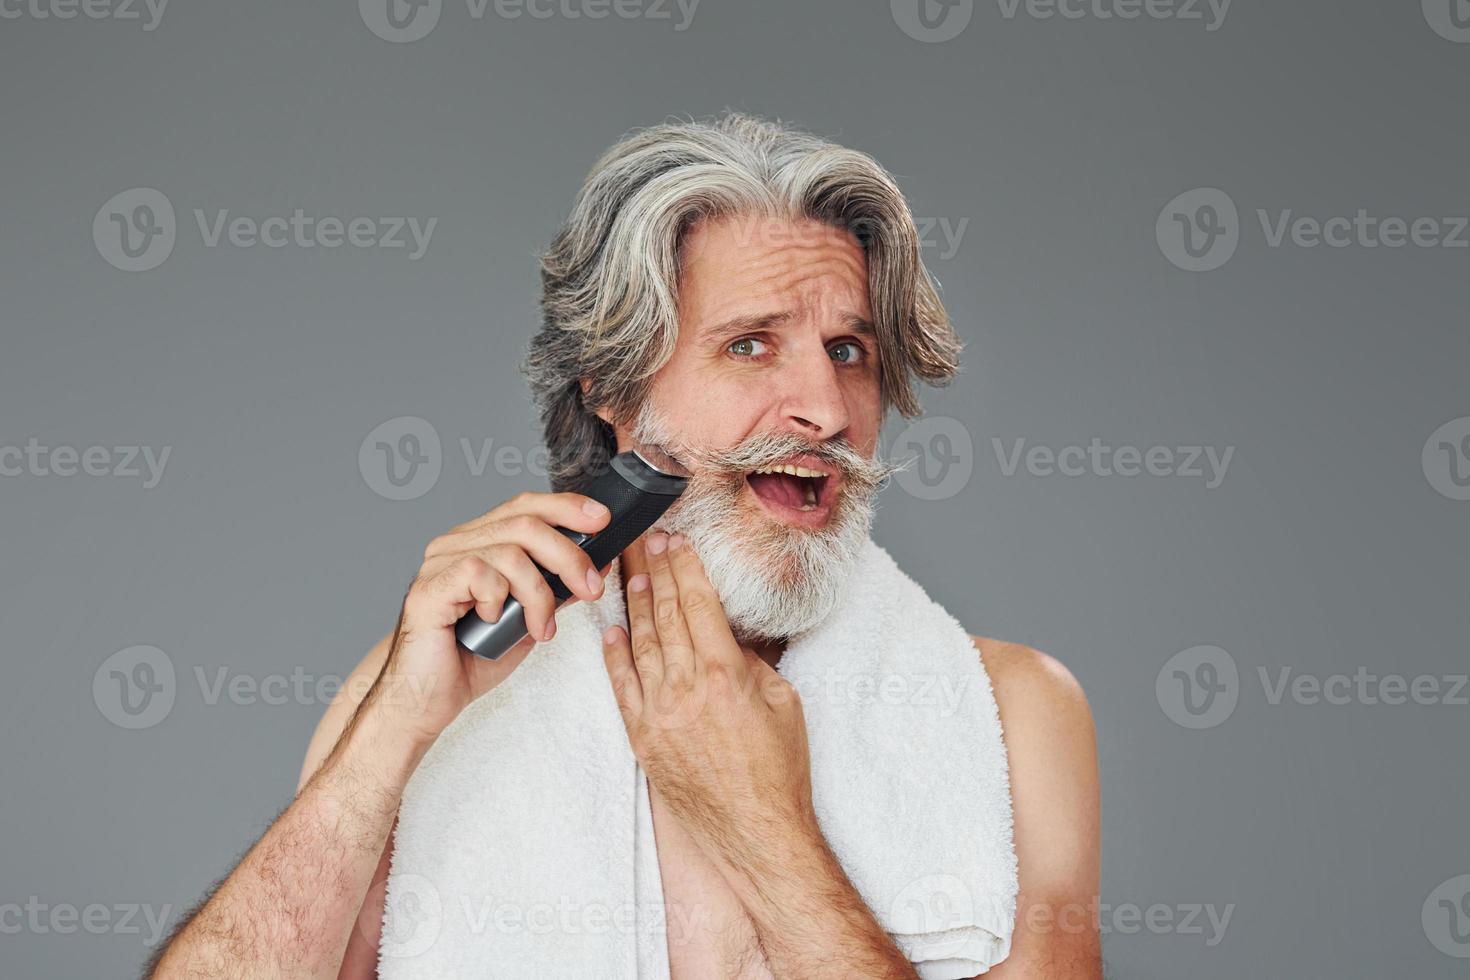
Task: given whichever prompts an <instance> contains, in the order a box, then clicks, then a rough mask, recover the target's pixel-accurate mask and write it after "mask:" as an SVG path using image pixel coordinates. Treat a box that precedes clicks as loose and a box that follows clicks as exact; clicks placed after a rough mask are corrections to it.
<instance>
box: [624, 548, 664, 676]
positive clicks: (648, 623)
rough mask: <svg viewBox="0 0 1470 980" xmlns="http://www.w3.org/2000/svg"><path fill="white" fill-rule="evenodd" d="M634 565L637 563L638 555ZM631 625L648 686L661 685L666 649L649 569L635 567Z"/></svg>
mask: <svg viewBox="0 0 1470 980" xmlns="http://www.w3.org/2000/svg"><path fill="white" fill-rule="evenodd" d="M641 550H642V545H641V544H640V543H639V542H636V541H635V542H634V543H633V544H632V545H631V546H629V548H628V550H627V551H625V552H624V553H623V554H624V556H627V555H628V554H630V553H631V552H634V551H641ZM634 565H635V566H636V565H637V560H636V559H635V561H634ZM627 581H628V585H627V590H626V591H627V599H628V629H629V633H630V634H631V640H632V643H633V663H634V664H636V665H637V667H638V674H639V677H640V678H641V679H642V681H643V688H644V690H648V689H649V688H650V687H652V686H655V685H657V684H658V683H659V682H660V681H661V680H662V678H663V651H662V650H661V649H660V648H659V642H658V629H657V627H655V626H654V623H653V593H652V591H651V590H650V589H649V578H648V573H647V572H646V571H635V572H634V573H633V575H632V577H630V578H629V579H628V580H627Z"/></svg>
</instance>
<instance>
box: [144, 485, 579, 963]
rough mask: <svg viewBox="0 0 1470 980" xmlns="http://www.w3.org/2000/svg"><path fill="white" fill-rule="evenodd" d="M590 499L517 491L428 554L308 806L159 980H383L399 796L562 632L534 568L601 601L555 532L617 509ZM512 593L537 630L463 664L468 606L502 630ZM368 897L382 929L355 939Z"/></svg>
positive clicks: (191, 927)
mask: <svg viewBox="0 0 1470 980" xmlns="http://www.w3.org/2000/svg"><path fill="white" fill-rule="evenodd" d="M593 503H594V502H590V501H588V500H587V498H586V497H583V496H580V495H577V494H521V495H520V496H518V497H516V498H514V499H513V500H511V501H508V502H507V503H505V504H503V505H501V506H500V507H498V508H496V509H495V510H493V511H491V512H490V513H488V514H486V515H485V516H483V517H481V518H478V519H476V520H474V521H471V522H469V523H467V524H463V525H460V526H459V527H458V528H455V529H454V530H453V531H451V532H450V533H449V534H447V535H444V536H442V537H440V538H436V539H435V540H434V541H433V542H431V543H430V544H429V547H428V548H427V549H426V550H425V553H424V562H423V565H422V567H421V568H420V569H419V574H418V576H417V577H416V578H415V579H414V582H413V585H412V587H410V589H409V591H408V595H407V597H406V598H405V599H404V602H403V607H402V612H401V614H400V616H399V621H398V625H397V627H396V628H395V629H394V631H393V633H392V640H391V641H389V642H386V643H382V644H379V646H378V647H377V648H375V649H374V651H373V652H372V653H370V654H369V655H368V657H367V658H366V659H365V660H364V661H363V663H362V664H361V665H359V667H358V669H357V670H356V671H354V673H353V677H352V679H351V680H349V683H348V685H347V687H348V689H349V691H350V690H351V689H352V688H353V687H354V682H357V683H359V684H360V683H361V682H362V681H363V680H364V679H365V678H374V679H373V681H372V686H371V689H370V690H369V691H368V692H367V695H366V697H365V698H363V700H362V702H361V703H360V704H353V703H352V701H351V697H352V695H351V694H350V693H349V694H348V696H347V697H346V698H344V699H339V700H338V701H337V702H335V703H334V704H333V705H332V706H331V707H330V708H329V709H328V710H327V712H326V716H325V717H324V718H323V721H322V724H321V726H320V727H319V728H318V729H317V732H316V735H315V736H314V737H313V739H312V744H311V747H310V748H309V750H308V752H307V758H306V762H305V764H304V766H303V768H302V774H301V776H302V783H301V787H300V790H299V792H298V793H297V795H296V799H295V800H294V801H293V802H292V803H291V805H290V806H289V807H287V808H286V810H285V812H283V813H282V814H281V816H280V817H279V818H278V819H277V820H276V822H275V823H274V824H272V825H271V827H270V829H269V830H267V831H266V833H265V835H264V836H263V837H262V838H261V839H260V840H259V841H258V842H257V843H256V844H255V846H254V847H252V848H251V849H250V851H249V852H248V853H247V854H246V855H245V857H244V859H243V860H242V861H241V862H240V864H239V866H238V867H236V868H235V870H234V871H233V872H231V873H230V875H229V877H228V878H226V879H225V881H224V882H223V883H222V884H221V885H220V886H219V888H218V890H217V891H216V892H215V893H214V894H213V895H211V896H210V897H209V898H208V899H207V900H206V901H205V902H204V903H203V905H202V906H201V907H200V908H199V909H198V910H197V911H196V912H195V913H194V914H193V915H192V916H191V917H190V919H189V920H188V921H187V922H186V923H184V924H183V925H182V926H181V927H180V929H179V930H178V932H177V933H176V934H175V936H174V937H173V938H172V939H171V940H170V942H169V944H168V945H167V946H166V947H165V948H164V949H163V950H162V951H161V953H160V956H159V959H158V962H157V965H156V966H155V967H154V968H153V970H152V971H151V972H150V975H151V976H154V977H158V978H166V980H171V978H186V977H211V978H216V977H223V978H234V977H250V978H266V977H291V978H305V977H309V978H322V980H331V978H334V977H338V976H341V977H343V978H347V977H352V978H356V977H360V976H371V973H372V970H373V967H374V965H375V963H376V945H377V936H378V929H379V925H378V923H377V921H376V920H377V918H378V914H377V913H379V912H381V908H382V889H381V885H382V883H383V881H384V880H385V878H386V875H387V861H388V842H389V839H390V836H389V835H390V834H391V832H392V829H393V823H394V820H395V819H396V816H397V813H398V805H399V802H400V800H401V798H402V794H403V788H404V786H405V785H406V784H407V782H408V779H409V777H410V776H411V775H412V774H413V771H414V769H415V768H417V766H418V764H419V761H420V759H422V758H423V755H424V753H425V752H426V751H428V748H429V746H430V745H432V744H433V742H434V740H435V739H436V738H437V737H438V735H439V732H441V731H442V730H443V729H444V728H445V726H447V725H448V724H449V723H450V722H451V721H453V719H454V718H455V717H456V716H457V715H458V714H459V712H460V711H461V710H463V708H464V707H465V705H467V704H469V703H470V701H472V700H474V699H475V698H476V697H479V696H480V695H481V694H483V693H485V691H487V690H489V689H490V688H492V687H494V686H495V685H496V684H498V683H500V682H501V681H502V680H504V679H505V677H506V676H507V675H508V674H509V673H510V672H511V671H512V670H514V669H515V667H516V666H517V665H518V664H519V663H521V662H522V661H523V660H525V658H526V656H527V655H528V654H529V653H530V650H531V648H532V646H533V645H534V640H533V639H532V637H533V636H547V637H549V636H550V635H551V634H552V632H554V630H553V629H552V626H553V622H554V618H553V614H554V610H555V607H556V602H555V597H554V596H553V594H552V592H551V589H550V587H549V586H548V585H547V584H546V582H545V581H543V580H542V578H541V574H540V571H539V569H538V568H537V567H536V565H535V564H533V559H534V561H535V562H538V563H539V564H540V565H541V566H542V567H544V568H548V569H550V570H552V571H554V572H556V573H557V574H558V575H560V576H561V578H562V579H563V581H564V582H565V583H566V584H567V586H568V587H569V588H570V589H571V591H572V593H573V595H574V596H575V597H576V598H587V599H592V598H596V597H597V596H599V595H601V593H602V581H601V578H600V576H598V575H597V574H596V572H597V570H596V569H594V568H592V567H591V563H590V559H588V558H587V555H586V553H585V552H583V551H581V550H580V549H578V548H577V547H576V546H575V545H573V544H572V543H571V542H570V541H569V540H568V539H567V538H566V537H565V536H564V535H562V534H560V533H559V532H558V531H557V530H555V527H554V525H555V526H560V527H569V528H572V529H574V530H580V531H588V532H595V531H597V530H599V529H601V528H602V526H603V525H604V524H605V523H606V522H607V518H608V513H607V509H606V508H605V507H601V506H600V505H595V506H591V507H589V506H588V505H589V504H593ZM511 595H514V596H515V598H516V599H518V600H520V602H521V604H522V605H523V606H524V607H525V608H526V619H527V623H528V625H529V626H530V627H531V629H532V631H533V632H532V633H531V635H529V636H527V637H526V638H524V639H523V640H522V641H521V642H520V643H518V644H516V646H515V647H513V648H512V649H511V650H509V651H508V652H507V653H506V654H505V655H504V656H503V657H501V658H500V659H499V660H496V661H486V660H481V659H480V658H478V657H474V656H472V655H470V654H468V653H464V652H463V651H462V650H461V649H460V647H459V645H458V643H457V641H456V640H455V638H454V624H455V622H457V621H458V620H459V618H460V617H461V616H463V615H464V614H465V613H466V612H468V611H469V610H470V609H474V610H475V611H476V612H478V613H479V614H480V615H481V617H482V618H485V619H487V620H488V621H491V622H493V621H494V620H495V619H497V618H498V617H499V615H500V612H501V609H502V607H503V605H504V603H505V601H506V599H507V598H508V597H509V596H511ZM359 689H360V688H359ZM338 732H340V735H338V734H337V733H338ZM328 746H330V750H328ZM370 889H371V897H370V898H369V895H370ZM365 899H369V904H368V906H367V910H368V911H369V913H370V915H371V917H372V918H373V919H374V921H373V923H372V924H371V925H367V924H365V925H364V928H363V929H361V930H354V928H353V927H354V925H355V924H356V923H357V922H358V921H359V915H360V913H361V912H362V911H364V900H365ZM374 910H376V911H374Z"/></svg>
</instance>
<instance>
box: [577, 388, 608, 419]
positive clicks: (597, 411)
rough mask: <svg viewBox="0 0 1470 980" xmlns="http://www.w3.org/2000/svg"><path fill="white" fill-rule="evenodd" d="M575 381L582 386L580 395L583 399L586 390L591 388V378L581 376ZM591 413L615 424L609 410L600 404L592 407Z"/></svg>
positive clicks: (585, 395)
mask: <svg viewBox="0 0 1470 980" xmlns="http://www.w3.org/2000/svg"><path fill="white" fill-rule="evenodd" d="M577 383H578V384H579V385H580V386H581V388H582V397H583V398H584V399H585V398H586V397H587V392H588V391H589V390H590V389H591V388H592V382H591V380H589V379H587V378H581V379H579V380H578V381H577ZM584 404H585V402H584ZM589 407H590V406H589ZM592 414H593V415H596V416H597V417H598V418H600V419H602V420H603V421H604V422H606V423H607V424H608V425H614V424H615V423H614V422H613V419H612V413H611V412H609V411H608V410H607V409H606V408H603V407H601V406H598V407H595V408H593V409H592Z"/></svg>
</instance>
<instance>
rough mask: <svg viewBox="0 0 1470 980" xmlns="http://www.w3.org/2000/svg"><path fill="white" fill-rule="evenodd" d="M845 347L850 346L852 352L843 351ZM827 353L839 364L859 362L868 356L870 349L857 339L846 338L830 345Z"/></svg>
mask: <svg viewBox="0 0 1470 980" xmlns="http://www.w3.org/2000/svg"><path fill="white" fill-rule="evenodd" d="M844 348H850V352H849V353H845V354H844V353H842V351H843V349H844ZM827 353H828V354H830V355H831V356H832V360H834V361H836V362H838V363H839V364H858V363H860V362H861V361H862V360H863V359H864V358H866V357H867V356H868V349H867V348H866V347H864V346H863V345H862V344H860V343H858V342H857V341H855V340H844V341H843V342H842V343H840V344H833V345H832V346H831V347H829V348H828V349H827Z"/></svg>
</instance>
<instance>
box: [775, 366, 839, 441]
mask: <svg viewBox="0 0 1470 980" xmlns="http://www.w3.org/2000/svg"><path fill="white" fill-rule="evenodd" d="M787 367H788V370H787V371H785V372H784V373H783V377H782V379H781V400H780V402H779V409H778V411H779V413H780V425H781V428H782V429H783V430H786V431H793V432H798V433H800V434H801V435H803V436H806V437H807V438H808V439H812V440H816V441H825V440H827V439H830V438H832V437H833V436H835V435H837V434H838V433H840V432H842V431H843V430H844V429H846V428H847V426H848V422H849V415H848V409H847V398H846V396H845V395H844V393H843V390H842V384H841V380H840V378H839V377H838V374H837V371H838V366H837V363H836V362H834V361H833V360H832V357H831V355H830V354H828V353H827V351H826V349H825V348H824V347H823V346H822V345H820V344H818V345H815V350H811V351H804V352H803V353H802V354H801V356H800V357H798V358H795V359H794V360H793V361H788V364H787Z"/></svg>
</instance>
